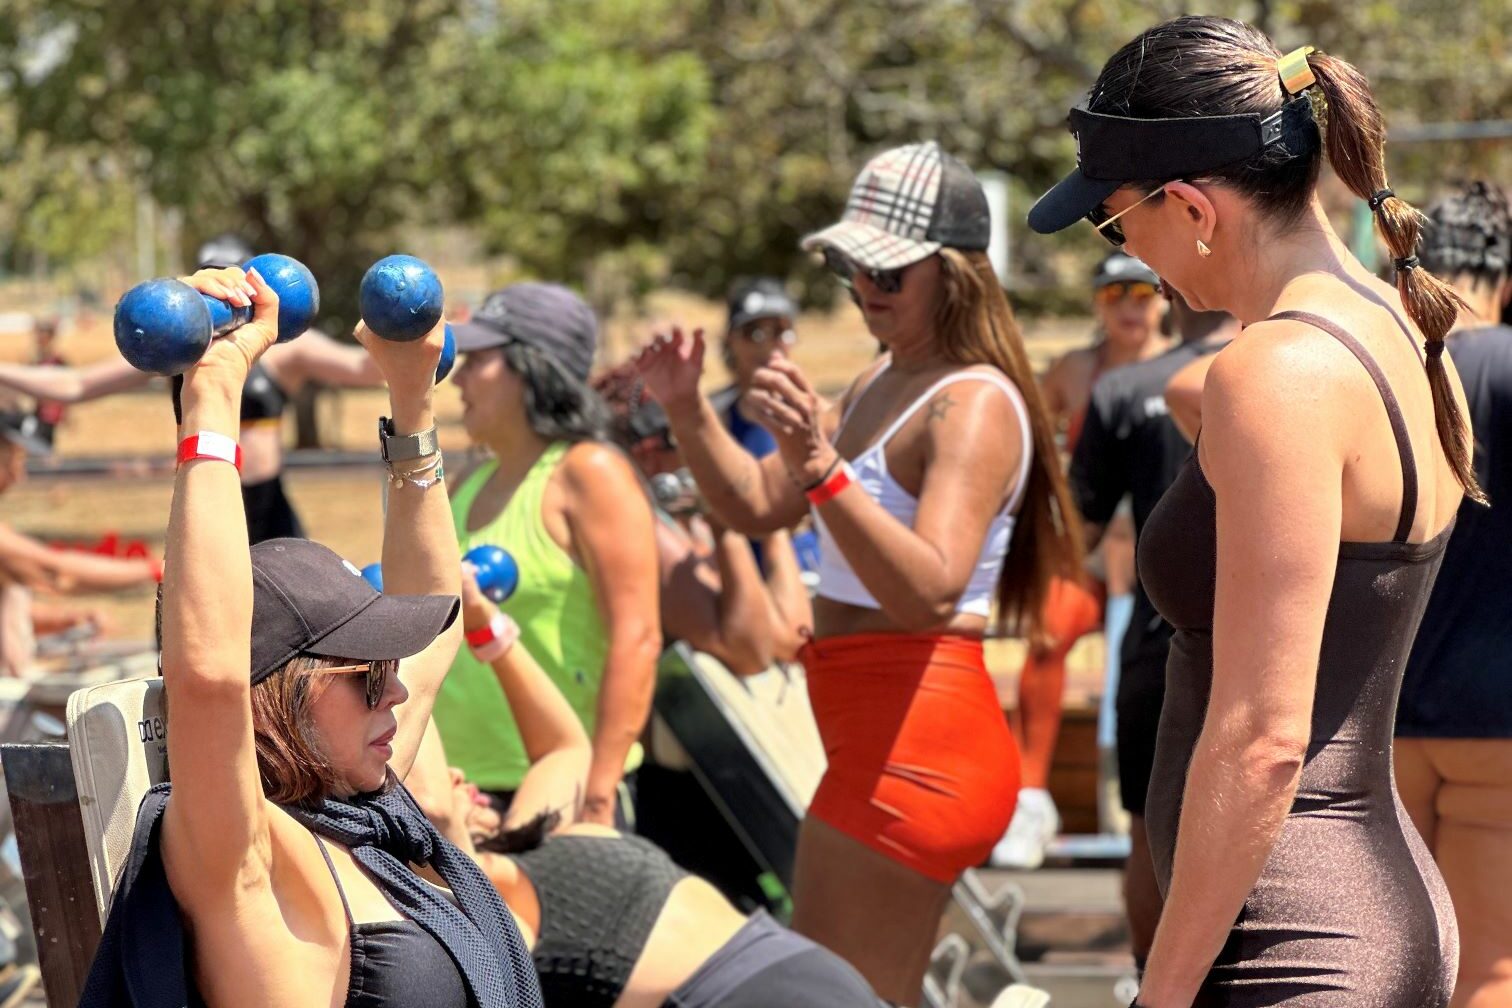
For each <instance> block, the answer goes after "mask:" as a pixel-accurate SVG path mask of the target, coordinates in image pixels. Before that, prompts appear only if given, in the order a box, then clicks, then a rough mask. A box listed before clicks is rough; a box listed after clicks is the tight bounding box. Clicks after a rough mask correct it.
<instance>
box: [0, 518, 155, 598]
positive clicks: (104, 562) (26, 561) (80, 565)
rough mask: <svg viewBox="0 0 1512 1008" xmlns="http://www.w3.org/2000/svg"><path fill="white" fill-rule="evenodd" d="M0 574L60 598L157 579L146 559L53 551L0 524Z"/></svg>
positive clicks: (153, 563) (127, 586)
mask: <svg viewBox="0 0 1512 1008" xmlns="http://www.w3.org/2000/svg"><path fill="white" fill-rule="evenodd" d="M0 571H3V572H4V573H5V575H6V576H7V577H8V578H9V579H10V580H12V581H16V582H19V583H20V584H23V585H25V586H26V587H28V588H30V589H32V590H33V591H50V592H56V593H58V594H60V595H69V594H75V593H78V592H92V591H115V590H116V589H118V588H131V587H134V586H136V585H139V584H146V583H148V582H150V581H155V580H157V577H158V573H159V567H158V564H157V561H155V560H152V559H149V558H147V557H131V558H120V557H107V556H99V555H97V554H94V553H77V552H74V551H72V550H57V549H53V548H51V547H50V546H48V545H46V544H45V543H40V542H38V541H37V540H35V539H33V538H31V537H30V536H28V535H25V534H23V533H21V532H17V531H16V530H15V529H12V528H10V527H8V526H6V525H0Z"/></svg>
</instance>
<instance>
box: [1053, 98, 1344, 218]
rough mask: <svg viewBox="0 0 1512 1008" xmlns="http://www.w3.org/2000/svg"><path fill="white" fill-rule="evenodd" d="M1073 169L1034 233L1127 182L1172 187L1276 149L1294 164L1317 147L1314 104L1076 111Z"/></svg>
mask: <svg viewBox="0 0 1512 1008" xmlns="http://www.w3.org/2000/svg"><path fill="white" fill-rule="evenodd" d="M1067 125H1068V127H1069V128H1070V130H1071V135H1072V136H1073V137H1075V138H1076V168H1075V169H1074V170H1073V171H1072V172H1071V173H1070V174H1068V175H1067V176H1066V177H1065V178H1063V179H1061V180H1060V182H1058V183H1057V184H1056V185H1055V187H1054V188H1053V189H1051V190H1050V191H1049V192H1047V193H1045V195H1043V196H1041V197H1040V198H1039V202H1037V203H1035V204H1034V206H1033V207H1032V208H1030V210H1029V226H1030V227H1031V228H1033V229H1034V230H1035V231H1038V232H1039V233H1040V234H1053V233H1054V232H1056V231H1060V230H1063V229H1065V228H1068V227H1070V226H1071V225H1072V224H1075V223H1076V222H1077V221H1079V220H1082V219H1083V218H1084V217H1086V216H1087V214H1089V213H1091V212H1092V211H1093V210H1096V209H1097V208H1098V207H1099V206H1101V205H1102V203H1103V201H1104V200H1106V199H1107V198H1108V197H1109V196H1112V195H1113V194H1114V193H1115V192H1117V191H1118V189H1119V188H1120V187H1121V186H1124V185H1126V184H1128V183H1130V182H1162V183H1163V182H1171V181H1174V180H1176V179H1182V178H1190V177H1192V176H1196V175H1201V174H1202V173H1203V172H1209V171H1212V170H1213V169H1215V168H1222V167H1223V166H1225V165H1230V164H1235V163H1237V162H1240V161H1247V160H1249V159H1250V158H1252V157H1254V156H1255V155H1256V154H1258V153H1260V151H1261V150H1263V149H1264V148H1266V147H1269V146H1270V145H1272V144H1285V145H1286V148H1287V151H1288V152H1289V153H1290V155H1291V156H1292V157H1301V156H1303V155H1306V154H1311V153H1312V152H1313V151H1315V150H1317V147H1318V142H1319V138H1318V129H1317V125H1316V123H1315V121H1314V119H1313V112H1312V102H1311V101H1310V100H1309V99H1308V97H1307V96H1306V95H1299V96H1298V97H1296V98H1292V99H1291V100H1289V101H1287V102H1286V104H1284V105H1282V106H1281V108H1280V109H1279V110H1278V111H1275V112H1272V113H1271V114H1270V115H1266V116H1262V115H1260V114H1259V113H1247V114H1244V115H1225V116H1186V117H1183V118H1179V119H1133V118H1129V117H1127V116H1115V115H1103V114H1102V113H1098V112H1088V111H1087V110H1086V109H1084V108H1075V109H1072V110H1071V114H1070V116H1069V118H1068V122H1067Z"/></svg>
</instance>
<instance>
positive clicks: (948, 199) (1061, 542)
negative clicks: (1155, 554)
mask: <svg viewBox="0 0 1512 1008" xmlns="http://www.w3.org/2000/svg"><path fill="white" fill-rule="evenodd" d="M989 234H990V228H989V217H988V208H987V199H986V196H985V194H984V193H983V191H982V187H981V185H980V184H979V183H978V182H977V180H976V179H975V177H974V176H973V175H972V174H971V171H970V170H969V169H968V168H966V166H965V165H963V164H961V162H959V161H957V160H956V159H955V158H953V157H950V156H949V155H948V154H946V153H945V152H944V151H942V150H941V149H940V147H939V145H938V144H935V143H933V142H930V143H922V144H913V145H910V146H907V147H900V148H897V149H895V150H890V151H887V152H885V153H883V154H881V155H879V156H877V157H876V158H874V159H872V161H871V162H869V163H868V164H867V166H866V168H865V169H864V170H863V171H862V173H861V175H860V177H859V178H858V179H857V181H856V183H855V186H854V187H853V188H852V190H851V195H850V200H849V202H848V204H847V206H846V209H845V214H844V216H843V218H842V219H841V221H840V222H839V223H837V224H835V225H834V226H832V227H830V228H827V229H825V230H824V231H821V232H819V233H817V234H815V235H811V236H810V237H809V238H807V239H806V240H805V242H804V246H805V247H806V248H809V249H814V250H818V251H821V252H822V253H823V254H824V257H825V260H826V262H827V263H828V265H829V266H830V268H831V269H833V270H834V271H835V273H836V274H837V275H838V276H839V277H840V279H841V281H842V282H843V283H844V284H845V285H846V286H847V287H848V288H849V289H850V291H851V296H852V299H853V300H854V301H855V302H856V304H857V306H858V307H859V308H860V309H861V314H862V317H863V318H864V319H865V321H866V325H867V328H868V329H869V330H870V331H871V333H872V335H873V336H875V337H876V338H877V339H878V340H880V341H881V342H882V344H883V345H884V346H885V347H886V348H887V350H888V351H889V352H888V353H887V354H885V355H883V357H881V358H880V359H879V360H878V361H877V362H876V363H875V364H874V365H872V366H871V367H869V368H868V369H867V370H866V371H865V372H864V373H863V374H862V375H861V376H860V377H859V378H857V380H856V381H855V383H854V384H853V385H852V386H851V387H850V389H849V390H848V391H847V392H846V394H845V395H844V396H843V397H842V399H841V400H840V402H839V403H838V405H837V407H836V408H835V409H833V410H830V409H828V408H826V406H825V404H824V400H822V399H821V398H820V397H819V396H818V395H817V394H816V393H815V392H814V390H813V388H812V386H811V385H810V384H809V382H808V379H807V378H805V377H804V375H803V372H802V371H801V370H799V368H798V367H797V365H795V364H793V363H792V362H791V361H788V360H785V359H779V360H774V361H773V362H772V363H771V365H770V366H769V367H767V368H764V369H763V370H762V371H761V372H760V373H759V374H758V375H757V376H756V379H755V381H754V382H753V388H752V390H751V392H750V393H749V398H750V403H751V405H752V406H753V407H754V408H755V410H756V412H757V413H758V414H759V416H760V418H761V420H762V422H763V423H764V424H765V425H766V426H767V428H768V429H769V430H770V431H771V433H772V435H773V437H774V438H775V439H776V441H777V453H776V454H775V455H773V456H769V457H768V458H766V459H763V460H761V461H757V460H755V459H752V458H751V457H750V455H749V454H747V453H746V452H745V451H744V450H743V449H742V448H741V447H740V445H739V444H737V443H736V442H735V441H734V439H733V438H731V437H730V435H729V434H728V433H727V432H726V431H725V429H724V427H723V425H722V424H720V422H719V418H718V416H717V414H716V413H715V411H714V410H713V408H712V407H711V406H710V404H709V403H708V402H707V400H705V399H703V398H701V397H700V396H699V394H698V378H699V374H700V372H701V370H702V364H703V353H704V339H703V334H702V332H694V333H692V334H691V335H685V334H684V333H682V332H681V331H680V330H676V329H674V330H673V331H672V333H671V334H670V335H668V336H665V337H662V338H660V339H658V340H657V341H656V342H655V343H654V344H653V345H652V346H650V347H648V348H647V349H646V350H645V351H643V352H642V355H641V357H640V365H641V369H642V373H643V374H644V375H645V377H646V383H647V386H648V387H649V388H650V389H651V391H652V393H653V394H654V395H655V396H656V397H657V398H658V399H659V400H660V401H661V403H662V405H663V407H664V408H665V409H666V411H667V415H668V418H669V419H670V421H671V423H672V428H673V431H674V433H675V435H676V438H677V441H678V443H679V445H680V446H681V448H682V451H683V455H684V457H685V458H686V459H687V462H688V465H689V467H690V468H691V469H692V470H693V473H694V475H695V476H696V477H697V479H698V483H699V485H700V486H701V487H703V488H704V490H705V493H706V494H707V495H708V498H709V503H710V504H711V506H713V507H714V508H715V509H716V510H718V511H719V513H720V515H721V517H722V518H723V519H724V520H725V521H726V522H727V523H728V524H729V525H730V526H731V527H732V528H736V529H738V530H740V531H742V532H745V533H747V534H755V535H760V534H763V533H765V532H767V531H770V530H772V529H777V528H786V527H789V526H791V525H793V524H795V523H796V522H798V521H800V520H801V519H803V518H804V516H806V515H807V514H809V513H810V511H811V510H812V512H813V514H814V518H815V523H816V525H817V527H818V529H819V534H820V542H821V545H822V554H823V557H822V562H821V565H820V582H819V590H818V595H819V597H818V598H817V599H816V600H815V606H814V617H815V631H816V633H815V639H814V640H813V641H812V642H811V643H810V644H809V646H808V647H806V648H805V649H804V653H803V659H804V664H805V666H806V668H807V671H808V681H809V694H810V697H811V699H812V702H813V707H814V714H815V717H816V719H817V720H818V723H819V729H820V732H821V734H822V736H823V738H824V743H825V750H826V754H827V756H828V758H829V765H828V768H827V770H826V772H825V776H824V779H823V782H822V783H821V784H820V786H819V790H818V793H817V794H816V795H815V797H814V801H813V804H812V806H811V807H810V809H809V814H808V816H807V817H806V818H805V820H804V823H803V828H802V831H801V833H800V836H799V841H798V859H797V865H796V868H795V882H794V899H795V908H794V917H793V924H794V926H795V927H796V928H797V929H798V930H799V931H801V932H803V933H805V934H807V935H809V936H810V937H812V938H814V939H816V940H817V941H819V942H820V943H821V944H824V945H827V946H828V947H830V948H831V949H834V950H835V951H836V952H839V953H840V954H841V955H842V956H844V957H845V958H847V959H849V960H850V961H851V962H852V963H854V964H855V965H856V967H857V968H858V969H859V970H860V971H861V973H862V974H863V975H864V976H865V977H866V978H867V980H868V981H870V982H871V984H872V986H873V987H875V988H876V990H877V992H878V993H879V994H881V995H882V996H883V997H886V998H888V999H890V1000H892V1001H895V1002H899V1003H909V1004H911V1003H914V1002H916V1001H917V999H918V997H919V990H920V986H921V984H922V981H923V976H924V971H925V969H926V967H927V965H928V962H929V953H930V948H931V947H932V945H933V943H934V939H935V934H936V931H937V928H938V925H939V920H940V913H941V911H942V909H943V908H944V905H945V902H946V900H947V899H948V898H949V894H950V887H951V885H952V884H953V883H954V882H955V880H956V878H957V877H958V876H959V875H960V873H961V872H962V871H963V870H965V869H966V868H968V867H971V866H973V865H976V864H979V863H981V861H982V860H983V859H984V858H985V857H986V856H987V853H988V851H989V850H990V849H991V848H992V845H993V842H994V841H996V840H997V839H998V837H1000V836H1001V835H1002V832H1003V830H1004V828H1005V827H1006V826H1007V825H1008V820H1009V817H1010V816H1011V814H1012V812H1013V804H1014V799H1015V797H1016V795H1017V792H1018V783H1019V780H1018V776H1019V775H1018V751H1017V748H1016V746H1015V744H1014V741H1013V738H1012V736H1011V735H1010V734H1009V731H1008V727H1007V724H1006V722H1005V720H1004V718H1003V713H1002V709H1001V707H1000V706H999V704H998V701H997V695H996V692H995V691H994V689H993V686H992V682H991V680H990V679H989V677H988V675H987V671H986V667H985V665H984V664H983V660H982V637H983V635H984V633H985V632H986V630H987V626H988V621H989V617H990V616H991V615H992V613H993V610H994V606H996V613H997V617H998V618H999V619H1000V620H1003V621H1005V622H1007V623H1010V624H1013V625H1017V626H1022V627H1024V628H1026V629H1027V630H1029V631H1030V632H1031V633H1033V632H1035V631H1036V629H1037V628H1036V627H1035V626H1034V621H1035V620H1036V618H1037V617H1036V615H1035V614H1036V613H1038V611H1039V610H1040V607H1041V603H1042V602H1043V600H1044V597H1045V592H1046V589H1047V586H1048V584H1049V581H1050V578H1051V577H1052V576H1053V575H1055V574H1065V575H1069V574H1072V573H1073V572H1074V571H1076V570H1077V569H1078V566H1079V561H1080V552H1081V550H1080V546H1079V543H1078V539H1079V535H1078V531H1077V530H1076V528H1075V527H1074V526H1073V525H1071V524H1069V523H1072V522H1074V517H1073V516H1074V515H1075V508H1074V507H1073V506H1072V504H1071V501H1070V498H1069V496H1068V493H1067V490H1066V485H1065V481H1064V479H1063V477H1062V476H1061V474H1060V472H1059V468H1058V466H1057V465H1056V455H1055V445H1054V441H1053V436H1052V432H1051V427H1050V423H1049V420H1048V418H1047V415H1046V413H1045V409H1044V406H1043V404H1042V403H1041V401H1040V397H1039V393H1038V392H1037V391H1036V389H1035V384H1034V378H1033V375H1032V373H1031V372H1030V369H1029V363H1028V360H1027V359H1026V357H1025V355H1024V349H1023V344H1022V341H1021V339H1020V337H1019V332H1018V327H1017V325H1016V324H1015V322H1014V319H1013V314H1012V312H1011V310H1010V309H1009V307H1008V302H1007V299H1006V298H1005V297H1004V295H1003V290H1002V287H1001V286H1000V285H999V284H998V281H997V278H996V276H995V275H994V273H993V270H992V267H991V265H990V264H989V262H988V259H987V255H986V249H987V242H988V237H989ZM1016 525H1023V526H1025V532H1024V533H1023V534H1020V535H1016V536H1015V535H1014V534H1013V533H1014V528H1015V526H1016Z"/></svg>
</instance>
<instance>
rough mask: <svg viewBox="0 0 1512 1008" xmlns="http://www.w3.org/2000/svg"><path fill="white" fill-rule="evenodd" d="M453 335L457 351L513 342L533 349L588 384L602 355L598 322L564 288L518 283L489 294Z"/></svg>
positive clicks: (586, 308) (581, 303)
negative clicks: (591, 372)
mask: <svg viewBox="0 0 1512 1008" xmlns="http://www.w3.org/2000/svg"><path fill="white" fill-rule="evenodd" d="M452 335H453V336H455V337H456V339H457V352H458V353H470V352H472V351H474V350H488V349H491V348H493V347H501V346H504V345H506V344H509V343H520V344H522V345H524V346H528V347H534V348H535V349H537V350H540V351H541V352H543V353H545V354H548V355H550V356H551V357H552V358H554V359H555V360H556V361H557V362H558V363H560V364H561V365H562V366H563V367H564V368H566V369H567V372H568V373H569V374H571V375H573V376H574V377H576V378H577V379H578V381H581V382H586V381H587V380H588V372H589V371H591V370H593V356H594V354H595V353H596V352H597V351H598V318H597V316H595V315H594V314H593V309H592V308H589V307H588V303H587V302H586V301H584V300H583V299H582V298H580V297H578V296H577V294H575V293H573V292H572V291H570V290H568V289H567V288H566V287H563V286H561V285H560V284H548V283H517V284H511V285H510V286H508V287H505V288H502V289H500V290H496V291H494V292H493V293H492V294H490V295H488V297H486V298H485V299H484V300H483V304H482V305H480V306H479V307H478V310H477V311H475V312H473V316H472V318H470V319H468V320H467V321H466V322H455V323H453V324H452Z"/></svg>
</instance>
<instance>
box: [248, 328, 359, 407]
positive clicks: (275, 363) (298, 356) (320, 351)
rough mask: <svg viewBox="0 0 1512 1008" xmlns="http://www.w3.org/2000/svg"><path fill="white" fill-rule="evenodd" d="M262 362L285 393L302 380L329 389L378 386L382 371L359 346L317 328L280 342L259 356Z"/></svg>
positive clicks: (297, 388)
mask: <svg viewBox="0 0 1512 1008" xmlns="http://www.w3.org/2000/svg"><path fill="white" fill-rule="evenodd" d="M263 365H264V366H265V367H266V368H267V369H268V371H269V373H270V374H272V376H273V379H274V380H275V381H277V382H278V385H279V387H280V388H282V389H283V390H284V391H285V392H288V393H289V394H291V395H292V394H293V393H295V392H298V391H299V390H300V388H302V387H303V386H304V384H305V383H306V382H317V383H319V384H321V385H329V386H331V387H332V388H381V387H382V386H383V370H382V369H381V368H379V366H378V362H377V361H376V360H374V359H373V355H372V354H370V353H368V352H367V351H366V350H364V349H363V348H362V347H361V346H355V345H353V344H350V343H338V342H337V341H336V340H333V339H331V337H329V336H327V335H326V334H325V333H323V332H321V331H320V330H319V329H311V330H309V331H307V332H306V333H305V334H304V335H302V336H300V337H299V339H297V340H291V341H290V342H288V343H280V344H278V345H277V346H275V347H274V348H273V349H272V350H270V351H268V355H267V356H266V357H265V358H264V359H263Z"/></svg>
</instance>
